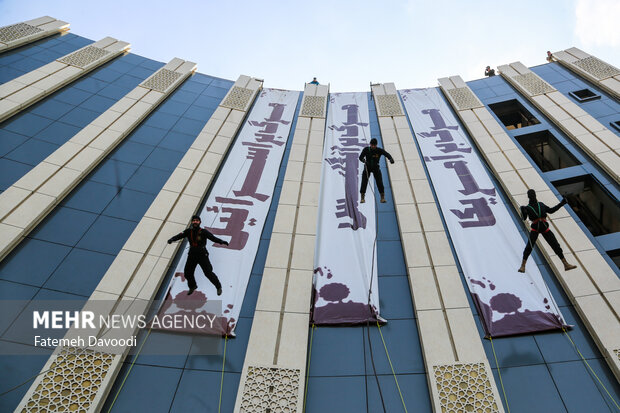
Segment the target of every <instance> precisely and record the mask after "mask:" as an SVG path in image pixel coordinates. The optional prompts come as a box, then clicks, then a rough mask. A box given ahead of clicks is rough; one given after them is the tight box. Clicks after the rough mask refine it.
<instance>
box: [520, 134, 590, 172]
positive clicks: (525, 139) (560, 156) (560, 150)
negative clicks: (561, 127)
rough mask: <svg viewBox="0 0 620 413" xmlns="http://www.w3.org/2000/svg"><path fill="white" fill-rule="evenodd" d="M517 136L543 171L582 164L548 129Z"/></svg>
mask: <svg viewBox="0 0 620 413" xmlns="http://www.w3.org/2000/svg"><path fill="white" fill-rule="evenodd" d="M515 138H516V139H517V141H518V142H519V144H521V146H522V147H523V149H525V152H527V154H528V155H530V158H532V160H533V161H534V163H536V165H538V167H539V168H540V170H541V171H543V172H549V171H555V170H556V169H562V168H568V167H570V166H575V165H579V164H580V162H579V161H578V160H577V159H576V158H575V157H574V156H573V155H571V153H570V152H569V151H568V150H567V149H566V148H565V147H564V145H562V144H561V143H559V142H558V141H557V139H556V138H555V137H554V136H553V135H552V134H551V132H549V131H548V130H544V131H540V132H535V133H528V134H527V135H519V136H515Z"/></svg>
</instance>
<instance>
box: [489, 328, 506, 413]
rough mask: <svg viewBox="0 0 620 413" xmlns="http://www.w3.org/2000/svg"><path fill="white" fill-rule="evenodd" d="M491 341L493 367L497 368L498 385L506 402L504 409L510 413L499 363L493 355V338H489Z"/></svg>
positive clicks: (495, 355)
mask: <svg viewBox="0 0 620 413" xmlns="http://www.w3.org/2000/svg"><path fill="white" fill-rule="evenodd" d="M489 340H491V348H492V349H493V357H495V366H496V367H497V375H498V376H499V384H501V385H502V392H503V393H504V400H505V401H506V409H508V413H510V406H508V397H506V389H505V388H504V381H503V380H502V372H501V371H500V369H499V363H498V362H497V354H495V345H493V337H489Z"/></svg>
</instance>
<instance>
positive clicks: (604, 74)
mask: <svg viewBox="0 0 620 413" xmlns="http://www.w3.org/2000/svg"><path fill="white" fill-rule="evenodd" d="M573 64H574V65H575V66H578V67H579V68H581V69H582V70H583V71H585V72H588V73H589V74H591V75H592V76H594V77H595V78H596V79H598V80H603V79H607V78H608V77H612V76H616V75H620V70H618V69H617V68H615V67H613V66H612V65H610V64H607V63H605V62H603V61H602V60H599V59H597V58H596V57H594V56H588V57H586V58H583V59H580V60H577V61H576V62H574V63H573Z"/></svg>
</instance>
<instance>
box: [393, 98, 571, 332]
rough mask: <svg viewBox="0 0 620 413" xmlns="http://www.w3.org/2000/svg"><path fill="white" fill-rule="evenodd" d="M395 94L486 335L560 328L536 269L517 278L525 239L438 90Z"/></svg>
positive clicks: (557, 311)
mask: <svg viewBox="0 0 620 413" xmlns="http://www.w3.org/2000/svg"><path fill="white" fill-rule="evenodd" d="M400 95H401V96H402V99H403V101H404V103H405V108H406V110H407V114H408V115H409V119H410V120H411V122H412V125H413V128H414V130H415V131H416V140H417V142H418V145H419V147H420V149H421V151H422V154H423V156H424V162H425V164H426V167H427V168H428V172H429V174H430V177H431V180H432V182H433V186H434V187H435V192H436V193H437V198H438V199H439V204H440V206H441V211H442V212H443V216H444V218H445V220H446V223H447V226H448V231H449V233H450V237H451V238H452V242H453V244H454V248H455V249H456V253H457V256H458V259H459V261H460V263H461V267H462V268H463V272H464V273H465V278H466V279H467V283H468V285H469V290H470V291H471V293H472V296H473V298H474V302H475V303H476V306H477V307H478V310H479V311H478V312H479V314H480V316H481V318H482V321H483V325H484V327H485V330H486V333H487V336H492V337H497V336H505V335H510V334H521V333H531V332H535V331H544V330H550V329H556V328H562V326H563V325H564V324H565V323H564V319H563V318H562V315H561V313H560V312H559V309H558V307H557V305H556V304H555V302H554V301H553V297H551V294H550V292H549V290H548V289H547V287H546V285H545V283H544V281H543V279H542V276H541V274H540V271H539V270H538V267H537V266H535V265H530V266H528V267H527V268H528V270H527V272H526V273H525V274H521V273H519V272H517V269H518V268H519V266H520V265H521V257H522V252H523V248H524V246H525V241H524V240H523V238H522V237H521V235H520V234H519V231H518V229H517V227H516V225H515V223H514V221H513V220H512V218H511V217H510V214H509V212H508V209H507V207H506V205H504V203H503V202H502V199H501V198H500V197H499V196H498V195H497V193H496V189H495V187H494V185H493V182H492V181H491V178H490V177H489V175H488V173H487V171H486V170H485V168H484V166H483V165H482V162H481V161H480V159H479V158H478V156H477V155H476V153H475V152H474V151H473V150H472V145H471V143H470V141H469V139H468V138H467V136H466V135H465V133H464V132H463V130H462V128H461V127H460V126H458V122H457V120H456V118H455V117H454V115H453V114H452V112H451V110H450V108H449V107H448V105H447V104H446V102H445V101H444V99H443V98H442V96H441V94H440V92H439V91H438V90H437V89H435V88H432V89H413V90H401V91H400Z"/></svg>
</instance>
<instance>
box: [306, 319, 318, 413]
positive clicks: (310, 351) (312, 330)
mask: <svg viewBox="0 0 620 413" xmlns="http://www.w3.org/2000/svg"><path fill="white" fill-rule="evenodd" d="M315 328H316V325H315V324H314V323H312V329H311V330H310V350H308V365H307V366H306V385H305V389H304V410H303V411H304V412H305V411H306V400H307V399H308V380H309V379H310V359H311V358H312V340H313V338H314V329H315Z"/></svg>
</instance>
